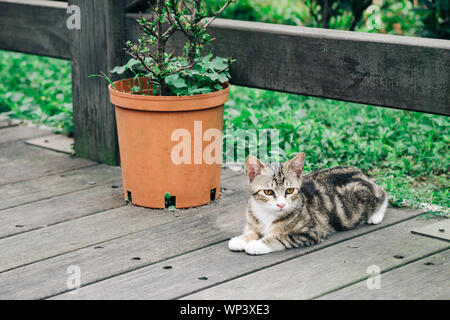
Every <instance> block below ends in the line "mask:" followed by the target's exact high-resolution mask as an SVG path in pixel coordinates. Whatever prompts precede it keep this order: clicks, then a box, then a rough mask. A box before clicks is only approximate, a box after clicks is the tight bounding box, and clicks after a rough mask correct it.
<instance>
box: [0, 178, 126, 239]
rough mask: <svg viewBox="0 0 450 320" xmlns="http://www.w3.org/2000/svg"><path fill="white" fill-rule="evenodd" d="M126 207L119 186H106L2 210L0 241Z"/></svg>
mask: <svg viewBox="0 0 450 320" xmlns="http://www.w3.org/2000/svg"><path fill="white" fill-rule="evenodd" d="M124 205H126V202H125V201H124V199H123V194H122V188H121V186H120V185H103V186H98V187H94V188H91V189H88V190H82V191H78V192H73V193H69V194H66V195H63V196H58V197H54V198H51V199H46V200H42V201H37V202H33V203H30V204H28V205H24V206H19V207H14V208H11V209H7V210H2V211H0V239H1V238H5V237H10V236H13V235H16V234H19V233H24V232H27V231H31V230H35V229H40V228H45V227H47V226H49V225H54V224H57V223H61V222H65V221H69V220H74V219H77V218H80V217H84V216H88V215H91V214H94V213H98V212H102V211H105V210H109V209H113V208H117V207H121V206H124Z"/></svg>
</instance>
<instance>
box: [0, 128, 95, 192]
mask: <svg viewBox="0 0 450 320" xmlns="http://www.w3.org/2000/svg"><path fill="white" fill-rule="evenodd" d="M0 132H1V131H0ZM93 165H96V163H95V162H92V161H90V160H86V159H81V158H75V157H70V156H68V155H65V154H62V153H56V152H52V151H49V150H46V149H42V148H37V147H33V146H29V145H26V144H24V143H22V142H19V143H13V144H8V145H6V146H0V185H3V184H6V183H15V182H19V181H25V180H31V179H35V178H38V177H41V176H44V175H50V174H55V173H61V172H64V171H69V170H74V169H79V168H83V167H88V166H93Z"/></svg>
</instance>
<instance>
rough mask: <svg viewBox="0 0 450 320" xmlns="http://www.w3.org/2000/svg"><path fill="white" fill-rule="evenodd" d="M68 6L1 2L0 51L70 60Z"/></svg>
mask: <svg viewBox="0 0 450 320" xmlns="http://www.w3.org/2000/svg"><path fill="white" fill-rule="evenodd" d="M67 17H68V15H67V3H65V2H59V1H58V2H56V1H42V0H39V1H38V0H0V39H1V40H0V49H3V50H12V51H20V52H25V53H31V54H37V55H42V56H50V57H56V58H64V59H70V49H69V45H70V44H69V37H68V34H69V32H68V31H69V30H68V29H67V27H66V19H67Z"/></svg>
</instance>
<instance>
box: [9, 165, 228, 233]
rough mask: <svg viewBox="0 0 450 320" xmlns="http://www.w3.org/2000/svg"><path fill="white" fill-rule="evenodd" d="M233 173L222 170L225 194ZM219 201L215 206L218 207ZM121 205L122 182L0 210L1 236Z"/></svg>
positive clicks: (122, 204) (181, 213)
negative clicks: (228, 180)
mask: <svg viewBox="0 0 450 320" xmlns="http://www.w3.org/2000/svg"><path fill="white" fill-rule="evenodd" d="M235 176H236V174H235V173H234V172H233V171H231V170H226V169H225V170H222V180H223V181H224V187H223V188H225V189H226V190H225V195H227V194H228V193H227V191H228V188H229V187H230V186H229V184H230V183H232V182H227V181H226V180H227V179H230V178H231V177H235ZM232 181H233V180H232ZM223 188H222V189H223ZM221 201H222V199H221ZM221 203H222V202H217V203H215V204H214V205H215V206H220V205H221ZM124 205H126V202H125V200H124V197H123V190H122V187H121V185H120V184H108V185H103V186H98V187H93V188H90V189H87V190H82V191H78V192H73V193H69V194H66V195H62V196H56V197H53V198H50V199H46V200H42V201H37V202H32V203H30V204H28V205H23V206H18V207H14V208H11V209H6V210H0V239H1V238H5V237H9V236H12V235H15V234H19V233H24V232H27V231H31V230H35V229H39V228H44V227H47V226H48V225H53V224H57V223H61V222H65V221H69V220H73V219H76V218H80V217H84V216H87V215H90V214H93V213H98V212H101V211H105V210H109V209H113V208H117V207H121V206H124ZM191 210H192V209H191ZM175 215H176V216H180V215H183V211H177V212H176V213H175Z"/></svg>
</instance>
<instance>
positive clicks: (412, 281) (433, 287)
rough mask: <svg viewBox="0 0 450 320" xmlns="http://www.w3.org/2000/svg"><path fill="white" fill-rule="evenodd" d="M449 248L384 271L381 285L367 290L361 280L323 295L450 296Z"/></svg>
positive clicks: (367, 297) (346, 297) (360, 297)
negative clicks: (376, 288)
mask: <svg viewBox="0 0 450 320" xmlns="http://www.w3.org/2000/svg"><path fill="white" fill-rule="evenodd" d="M449 270H450V250H446V251H444V252H442V253H439V254H436V255H433V256H430V257H427V258H424V259H421V260H418V261H415V262H413V263H411V264H408V265H406V266H404V267H402V268H398V269H395V270H393V271H389V272H387V273H383V274H382V275H381V288H380V289H379V290H367V286H366V282H365V281H362V282H359V283H357V284H354V285H352V286H350V287H347V288H344V289H342V290H339V291H337V292H333V293H331V294H328V295H325V296H323V297H321V298H320V299H327V300H328V299H330V300H331V299H339V300H350V299H358V300H375V299H386V300H387V299H389V300H397V299H398V300H411V299H414V300H415V299H418V300H438V299H442V300H448V299H449V297H450V277H449V275H448V271H449Z"/></svg>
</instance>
